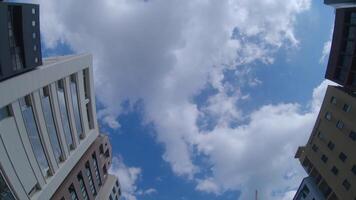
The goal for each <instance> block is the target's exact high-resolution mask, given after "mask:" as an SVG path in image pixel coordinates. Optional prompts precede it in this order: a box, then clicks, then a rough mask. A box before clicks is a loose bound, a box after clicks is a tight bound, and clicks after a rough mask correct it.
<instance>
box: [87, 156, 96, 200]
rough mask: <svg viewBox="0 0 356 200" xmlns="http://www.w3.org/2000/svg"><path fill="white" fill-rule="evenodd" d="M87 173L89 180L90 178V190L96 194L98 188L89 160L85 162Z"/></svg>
mask: <svg viewBox="0 0 356 200" xmlns="http://www.w3.org/2000/svg"><path fill="white" fill-rule="evenodd" d="M85 174H86V175H87V177H88V180H89V187H90V191H91V193H92V194H93V195H94V196H95V195H96V190H95V186H94V182H93V176H92V174H91V171H90V164H89V162H87V163H85Z"/></svg>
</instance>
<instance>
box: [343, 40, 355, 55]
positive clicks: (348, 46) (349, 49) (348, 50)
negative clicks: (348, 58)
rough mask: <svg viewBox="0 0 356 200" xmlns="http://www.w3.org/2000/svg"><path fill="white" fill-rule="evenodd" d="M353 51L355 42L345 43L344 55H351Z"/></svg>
mask: <svg viewBox="0 0 356 200" xmlns="http://www.w3.org/2000/svg"><path fill="white" fill-rule="evenodd" d="M354 49H355V42H354V41H347V42H346V46H345V54H347V55H352V54H353V53H354Z"/></svg>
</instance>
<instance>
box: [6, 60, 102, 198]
mask: <svg viewBox="0 0 356 200" xmlns="http://www.w3.org/2000/svg"><path fill="white" fill-rule="evenodd" d="M84 69H88V71H89V77H90V79H89V80H90V81H89V82H90V84H89V86H90V95H91V96H90V100H89V101H88V100H86V99H85V95H84V83H83V70H84ZM73 73H76V76H77V84H78V86H77V87H78V99H79V110H80V114H81V115H80V116H81V121H82V127H83V132H84V135H85V137H84V138H83V139H82V140H81V139H80V138H79V137H78V136H77V133H76V126H75V118H74V113H73V107H72V99H71V93H70V92H71V91H70V87H69V83H70V75H71V74H73ZM92 73H93V69H92V56H91V55H88V54H86V55H78V56H66V57H57V58H51V59H49V60H48V61H47V62H46V61H45V64H44V65H43V66H41V67H39V68H37V69H35V70H33V71H30V72H27V73H25V74H22V75H19V76H16V77H13V78H11V79H8V80H5V81H3V82H0V94H1V95H0V108H2V107H4V106H7V105H9V106H10V107H11V110H12V113H13V116H12V117H8V118H5V119H3V120H0V169H1V170H2V171H3V173H4V175H5V177H6V178H7V180H8V182H9V185H10V187H11V188H13V190H14V191H13V192H14V194H15V195H16V196H17V197H18V198H19V199H41V200H42V199H49V198H50V197H51V196H52V194H53V193H54V192H55V191H56V189H57V188H58V187H59V186H60V184H61V183H62V182H63V180H64V179H65V177H66V176H67V174H68V173H69V172H70V171H71V169H72V168H73V167H74V166H75V164H76V163H77V162H78V161H79V159H80V158H81V156H82V155H83V154H84V153H85V151H86V150H87V149H88V148H89V146H90V145H91V144H92V143H93V142H94V140H95V138H96V137H97V136H98V133H99V132H98V125H97V121H96V112H95V110H96V109H95V95H94V94H95V92H94V82H93V74H92ZM60 79H64V80H65V87H64V88H65V93H66V94H67V96H66V98H67V99H66V100H67V101H66V102H67V111H68V114H69V121H70V126H71V132H72V135H73V140H74V142H75V146H76V148H75V149H74V150H72V151H70V150H69V149H68V147H67V144H66V140H65V135H64V130H63V127H62V120H61V115H60V108H59V105H58V96H57V88H56V85H55V83H56V81H58V80H60ZM45 86H50V95H51V100H52V101H51V104H52V112H53V116H54V122H55V124H56V129H57V134H58V138H59V143H60V146H61V148H62V152H63V154H64V156H63V159H64V160H63V162H61V163H59V164H58V163H57V161H56V159H55V157H54V152H53V150H52V145H51V143H50V139H49V136H48V132H47V128H46V125H45V119H44V116H43V110H42V107H41V97H40V95H39V89H41V88H43V87H45ZM26 95H31V99H32V107H33V111H34V116H35V119H36V124H37V128H38V132H39V135H40V138H41V142H42V145H43V147H44V151H45V154H46V157H47V161H48V163H49V166H50V174H49V176H47V175H46V174H42V172H41V169H40V166H39V164H38V163H37V160H36V157H35V155H34V152H33V150H32V146H31V143H30V140H29V138H28V135H27V130H26V127H25V123H24V120H23V117H22V112H21V109H20V105H19V102H18V99H19V98H22V97H24V96H26ZM86 103H89V105H90V107H91V111H92V119H94V120H93V123H94V129H91V130H90V129H89V124H88V121H87V113H86V106H85V104H86ZM33 189H34V191H35V192H32V193H31V195H28V194H29V193H30V191H31V190H33Z"/></svg>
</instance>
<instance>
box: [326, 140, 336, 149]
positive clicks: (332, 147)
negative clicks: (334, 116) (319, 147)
mask: <svg viewBox="0 0 356 200" xmlns="http://www.w3.org/2000/svg"><path fill="white" fill-rule="evenodd" d="M328 148H329V149H330V150H333V149H334V148H335V144H334V143H333V142H331V141H329V143H328Z"/></svg>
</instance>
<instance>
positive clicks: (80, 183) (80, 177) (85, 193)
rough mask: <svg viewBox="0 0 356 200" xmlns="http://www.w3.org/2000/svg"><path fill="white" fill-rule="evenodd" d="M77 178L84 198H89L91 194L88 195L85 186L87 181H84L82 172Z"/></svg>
mask: <svg viewBox="0 0 356 200" xmlns="http://www.w3.org/2000/svg"><path fill="white" fill-rule="evenodd" d="M77 178H78V181H79V185H80V191H81V192H82V196H83V199H84V200H88V199H89V196H88V192H87V189H86V188H85V183H84V179H83V176H82V174H81V173H80V174H78V176H77Z"/></svg>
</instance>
